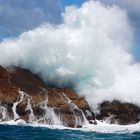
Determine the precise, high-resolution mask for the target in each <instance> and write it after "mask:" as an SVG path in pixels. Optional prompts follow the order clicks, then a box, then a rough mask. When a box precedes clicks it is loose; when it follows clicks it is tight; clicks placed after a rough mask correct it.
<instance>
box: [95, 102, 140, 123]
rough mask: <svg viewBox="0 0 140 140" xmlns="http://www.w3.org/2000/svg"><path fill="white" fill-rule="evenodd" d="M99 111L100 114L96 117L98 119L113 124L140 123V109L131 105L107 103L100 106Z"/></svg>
mask: <svg viewBox="0 0 140 140" xmlns="http://www.w3.org/2000/svg"><path fill="white" fill-rule="evenodd" d="M99 109H100V113H99V114H97V115H96V118H97V119H99V120H104V121H106V122H108V123H111V124H114V123H116V124H121V125H127V124H135V123H138V122H139V121H140V108H139V107H138V106H136V105H134V104H131V103H121V102H119V101H116V100H114V101H112V102H108V101H106V102H103V103H101V104H100V105H99Z"/></svg>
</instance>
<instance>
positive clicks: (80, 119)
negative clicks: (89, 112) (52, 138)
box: [62, 92, 89, 126]
mask: <svg viewBox="0 0 140 140" xmlns="http://www.w3.org/2000/svg"><path fill="white" fill-rule="evenodd" d="M62 95H63V96H64V97H65V99H66V102H67V103H68V105H69V106H70V111H71V112H72V113H73V114H74V116H75V120H76V126H78V125H81V126H84V125H88V124H89V123H88V120H87V119H86V117H85V115H84V113H83V111H82V110H81V109H80V108H79V107H78V106H77V105H76V104H75V103H73V102H72V100H70V99H69V98H68V97H67V96H66V94H65V93H64V92H62Z"/></svg>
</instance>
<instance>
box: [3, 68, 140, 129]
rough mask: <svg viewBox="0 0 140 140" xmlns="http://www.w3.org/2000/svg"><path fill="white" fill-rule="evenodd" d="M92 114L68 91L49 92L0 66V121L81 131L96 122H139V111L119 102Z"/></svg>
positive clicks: (38, 81) (33, 78)
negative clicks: (34, 123)
mask: <svg viewBox="0 0 140 140" xmlns="http://www.w3.org/2000/svg"><path fill="white" fill-rule="evenodd" d="M99 110H100V114H96V115H95V114H94V113H93V112H92V111H91V110H90V107H89V104H88V102H87V101H86V100H85V99H84V98H83V97H79V96H78V95H77V94H76V93H75V92H74V91H72V90H70V89H68V88H61V89H60V88H50V87H48V86H47V85H46V84H45V83H44V82H43V81H42V80H41V79H40V78H39V77H37V76H36V75H34V74H32V73H31V72H29V71H28V70H24V69H21V68H17V67H12V68H8V69H5V68H3V67H1V66H0V121H7V120H15V121H16V120H18V119H23V120H25V121H26V122H37V123H41V124H61V125H64V126H67V127H82V125H83V124H85V123H87V121H88V122H89V123H92V124H93V123H94V124H96V121H95V119H98V120H102V121H106V122H108V123H118V124H124V125H126V124H133V123H137V122H139V121H140V108H139V107H138V106H136V105H133V104H129V103H120V102H119V101H113V102H108V101H106V102H103V103H101V104H100V105H99Z"/></svg>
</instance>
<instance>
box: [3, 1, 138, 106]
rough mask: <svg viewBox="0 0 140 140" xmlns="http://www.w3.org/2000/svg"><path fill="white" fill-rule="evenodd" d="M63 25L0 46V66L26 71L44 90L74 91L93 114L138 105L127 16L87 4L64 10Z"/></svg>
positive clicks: (42, 28) (43, 27)
mask: <svg viewBox="0 0 140 140" xmlns="http://www.w3.org/2000/svg"><path fill="white" fill-rule="evenodd" d="M63 19H64V22H63V23H62V24H61V25H55V26H54V25H51V24H48V23H45V24H44V25H41V26H40V27H38V28H36V29H34V30H31V31H28V32H25V33H22V34H21V35H20V36H19V37H17V38H14V39H6V40H4V41H2V42H1V43H0V52H1V53H0V64H1V65H3V66H10V65H15V66H20V67H22V68H26V69H29V70H30V71H32V72H33V73H35V74H38V75H39V76H40V77H41V78H42V79H43V80H44V81H46V82H47V84H48V85H49V84H51V85H54V86H59V87H66V86H72V87H73V88H74V89H75V90H76V91H77V92H78V93H79V94H80V95H84V96H85V97H86V99H87V100H88V102H89V103H90V105H91V106H92V107H93V108H96V105H97V104H98V103H99V102H102V101H104V100H110V101H112V100H113V99H116V100H120V101H123V102H131V103H134V104H137V105H140V102H139V98H140V94H139V91H140V84H139V83H140V65H139V63H137V62H135V61H134V59H133V57H132V56H131V54H130V50H131V46H132V36H133V31H132V28H131V27H130V25H129V21H128V19H127V15H126V13H125V11H123V10H121V9H119V8H118V7H117V6H115V5H114V6H105V5H103V4H101V3H100V2H94V1H89V2H85V3H84V4H83V5H82V6H81V7H80V8H77V7H74V6H71V7H68V8H67V9H66V12H65V13H63ZM11 52H12V53H11Z"/></svg>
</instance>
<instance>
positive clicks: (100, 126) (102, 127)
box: [1, 120, 140, 133]
mask: <svg viewBox="0 0 140 140" xmlns="http://www.w3.org/2000/svg"><path fill="white" fill-rule="evenodd" d="M1 124H3V125H18V126H31V127H42V128H50V129H62V130H63V129H69V130H81V131H88V132H89V131H90V132H99V133H134V132H140V123H137V124H131V125H116V124H108V123H105V122H100V121H98V120H97V125H92V124H89V125H84V126H83V127H82V128H70V127H65V126H62V125H46V124H38V123H36V122H32V123H26V122H25V121H23V120H17V121H13V120H11V121H7V122H2V123H1Z"/></svg>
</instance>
